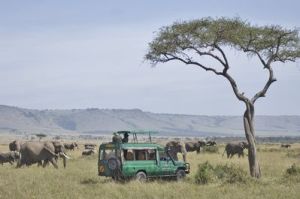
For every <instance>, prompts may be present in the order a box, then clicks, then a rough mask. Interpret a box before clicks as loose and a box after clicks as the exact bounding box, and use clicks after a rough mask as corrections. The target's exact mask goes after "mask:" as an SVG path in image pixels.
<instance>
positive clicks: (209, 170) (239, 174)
mask: <svg viewBox="0 0 300 199" xmlns="http://www.w3.org/2000/svg"><path fill="white" fill-rule="evenodd" d="M217 180H220V181H221V182H224V183H246V182H247V180H248V177H247V173H246V172H245V171H244V170H243V169H241V168H240V167H237V166H235V165H227V164H226V165H220V164H219V165H217V166H215V167H213V166H212V165H211V164H210V163H209V162H205V163H203V164H200V165H198V170H197V172H196V175H195V182H196V183H197V184H207V183H211V182H215V181H217Z"/></svg>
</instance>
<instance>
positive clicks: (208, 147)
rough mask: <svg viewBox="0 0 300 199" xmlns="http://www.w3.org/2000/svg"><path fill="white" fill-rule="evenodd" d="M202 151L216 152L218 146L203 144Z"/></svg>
mask: <svg viewBox="0 0 300 199" xmlns="http://www.w3.org/2000/svg"><path fill="white" fill-rule="evenodd" d="M203 152H207V153H218V152H219V147H218V146H205V147H203Z"/></svg>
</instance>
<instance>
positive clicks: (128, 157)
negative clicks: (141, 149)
mask: <svg viewBox="0 0 300 199" xmlns="http://www.w3.org/2000/svg"><path fill="white" fill-rule="evenodd" d="M123 154H124V159H125V160H129V161H130V160H134V153H133V150H132V149H124V150H123Z"/></svg>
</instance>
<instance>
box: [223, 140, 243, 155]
mask: <svg viewBox="0 0 300 199" xmlns="http://www.w3.org/2000/svg"><path fill="white" fill-rule="evenodd" d="M245 148H249V145H248V143H247V142H232V143H228V144H226V146H225V150H224V152H223V155H222V156H224V153H225V151H226V153H227V158H232V156H234V155H235V154H238V156H239V157H241V156H242V157H244V149H245Z"/></svg>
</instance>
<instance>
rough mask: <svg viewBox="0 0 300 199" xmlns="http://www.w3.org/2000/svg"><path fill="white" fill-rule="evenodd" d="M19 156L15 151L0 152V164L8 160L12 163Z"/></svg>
mask: <svg viewBox="0 0 300 199" xmlns="http://www.w3.org/2000/svg"><path fill="white" fill-rule="evenodd" d="M19 158H20V154H19V152H17V151H10V152H4V153H0V164H2V165H3V163H7V162H9V163H10V164H11V165H12V164H13V162H14V161H15V160H17V159H19Z"/></svg>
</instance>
